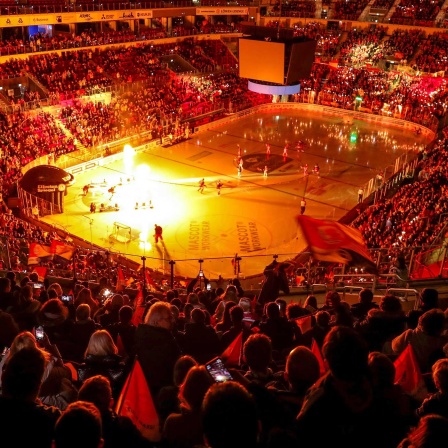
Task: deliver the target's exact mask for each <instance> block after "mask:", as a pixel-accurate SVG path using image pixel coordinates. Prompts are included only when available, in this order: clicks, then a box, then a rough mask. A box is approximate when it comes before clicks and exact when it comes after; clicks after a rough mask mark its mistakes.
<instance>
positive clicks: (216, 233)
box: [44, 111, 428, 279]
mask: <svg viewBox="0 0 448 448" xmlns="http://www.w3.org/2000/svg"><path fill="white" fill-rule="evenodd" d="M427 143H428V141H427V140H425V137H423V136H422V135H416V134H415V133H413V132H405V131H402V130H399V129H396V128H386V127H384V126H383V125H381V126H379V125H375V124H371V123H367V122H362V121H359V120H354V121H351V122H347V121H345V122H344V121H343V119H342V118H337V117H325V116H322V115H320V114H317V113H313V112H303V111H288V112H287V113H285V112H282V113H281V114H273V113H258V114H255V115H251V116H247V117H244V118H241V119H240V120H238V121H234V122H232V123H230V124H229V123H227V124H225V125H223V126H216V127H213V128H212V129H210V130H207V131H201V132H200V133H197V134H192V135H190V139H189V140H187V141H185V142H183V143H179V144H175V145H172V146H166V147H164V146H158V147H155V148H153V149H150V150H146V151H142V152H138V153H136V154H135V156H134V157H133V159H132V160H123V161H120V162H114V163H112V164H109V165H107V166H103V167H100V168H97V169H95V170H91V171H88V172H84V173H82V174H79V175H77V176H76V178H75V184H74V185H73V186H71V187H70V188H69V191H68V195H67V196H66V197H65V205H64V214H62V215H53V216H49V217H46V218H44V220H45V221H48V222H51V223H52V224H57V225H59V226H61V227H63V228H64V229H66V230H67V231H68V232H70V233H72V234H75V235H78V236H80V237H82V238H84V239H85V240H86V241H88V242H89V243H91V244H96V245H99V246H102V247H104V248H107V249H108V250H110V251H112V252H118V253H121V254H125V255H126V256H128V257H129V258H131V259H133V260H135V261H137V262H141V261H140V260H141V257H142V256H144V257H146V266H148V267H151V268H153V269H158V270H160V271H163V272H164V273H169V272H170V268H171V266H170V264H169V261H170V260H173V261H175V264H174V272H175V274H176V275H181V276H185V277H195V276H196V275H197V274H198V272H199V268H200V266H201V263H199V260H204V261H203V263H202V268H203V271H204V273H205V275H206V276H207V277H208V278H210V279H215V278H217V277H218V275H220V274H221V275H222V276H223V277H224V278H231V277H232V276H233V275H234V273H235V271H234V264H233V263H232V259H233V258H234V257H235V255H236V254H238V257H241V261H240V275H241V276H242V277H244V276H250V275H255V274H259V273H260V272H262V271H263V268H264V267H265V266H266V265H267V264H269V263H270V262H271V261H272V259H273V256H274V255H278V259H279V260H284V259H289V258H292V257H294V256H295V255H296V254H297V253H299V252H300V251H302V250H303V249H305V243H304V241H303V239H302V237H301V235H300V232H298V228H297V222H296V219H295V217H296V216H297V215H298V214H299V212H300V201H301V200H302V198H305V199H306V210H305V214H306V215H309V216H312V217H314V218H321V219H332V220H338V219H340V218H341V217H342V216H343V215H345V214H346V213H347V212H348V211H349V210H350V209H352V208H353V207H355V206H356V204H357V199H358V189H359V187H360V186H363V185H365V184H366V183H367V182H368V180H369V179H371V178H374V177H375V176H376V175H377V174H378V173H380V172H383V174H384V176H385V178H386V179H387V178H388V177H390V175H392V173H393V169H394V163H395V160H396V159H397V157H399V156H401V155H403V154H406V153H408V155H409V156H412V155H413V154H412V153H414V152H416V151H419V150H422V149H423V147H424V146H425V145H426V144H427ZM266 144H268V145H270V154H267V147H266ZM238 145H239V147H240V149H241V157H242V160H243V169H242V172H241V175H240V177H239V176H238V169H237V167H238ZM286 145H287V149H286V154H284V150H285V146H286ZM316 165H317V166H318V173H317V172H316V171H315V168H317V167H316ZM265 166H266V167H267V176H264V175H263V172H264V169H265ZM307 173H308V174H307ZM202 178H203V179H204V181H205V187H204V190H203V192H202V193H201V192H200V191H198V188H199V181H200V180H201V179H202ZM218 181H220V182H221V183H222V187H221V189H220V194H218V188H217V185H218ZM86 184H90V185H91V187H90V188H89V193H88V194H87V195H85V196H84V195H83V186H84V185H86ZM111 187H114V188H113V190H110V189H111ZM92 202H94V203H95V204H96V213H94V214H92V213H90V211H89V207H90V204H91V203H92ZM101 204H103V206H104V207H103V210H104V211H102V212H100V211H99V210H100V206H101ZM136 204H138V206H136ZM143 204H145V205H144V206H143ZM115 207H116V208H118V211H116V210H115ZM155 224H158V225H160V226H162V227H163V241H159V242H158V243H157V244H155V242H154V237H153V235H154V226H155Z"/></svg>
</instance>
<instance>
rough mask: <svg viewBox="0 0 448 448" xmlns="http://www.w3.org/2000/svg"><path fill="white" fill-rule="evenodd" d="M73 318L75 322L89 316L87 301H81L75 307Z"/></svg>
mask: <svg viewBox="0 0 448 448" xmlns="http://www.w3.org/2000/svg"><path fill="white" fill-rule="evenodd" d="M75 318H76V321H77V322H85V321H87V320H88V319H89V318H90V306H89V305H88V304H87V303H81V304H80V305H78V306H77V307H76V311H75Z"/></svg>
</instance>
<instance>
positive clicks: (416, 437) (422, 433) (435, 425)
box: [399, 414, 448, 448]
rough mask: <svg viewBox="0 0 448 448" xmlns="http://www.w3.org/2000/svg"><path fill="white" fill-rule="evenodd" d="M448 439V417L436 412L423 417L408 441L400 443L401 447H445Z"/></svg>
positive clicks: (408, 437)
mask: <svg viewBox="0 0 448 448" xmlns="http://www.w3.org/2000/svg"><path fill="white" fill-rule="evenodd" d="M447 439H448V419H447V418H445V417H442V416H440V415H436V414H428V415H425V416H424V417H422V418H421V419H420V420H419V422H418V425H417V426H416V427H415V428H413V429H412V430H411V432H410V433H409V435H408V436H407V438H406V439H405V440H406V441H407V442H408V443H407V444H403V442H402V443H400V445H399V446H400V447H405V446H409V447H412V448H444V447H445V446H446V441H447Z"/></svg>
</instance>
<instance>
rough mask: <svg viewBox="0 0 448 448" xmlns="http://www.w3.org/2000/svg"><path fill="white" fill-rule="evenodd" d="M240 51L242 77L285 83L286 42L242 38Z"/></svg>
mask: <svg viewBox="0 0 448 448" xmlns="http://www.w3.org/2000/svg"><path fill="white" fill-rule="evenodd" d="M238 52H239V75H240V77H241V78H247V79H254V80H257V81H265V82H272V83H276V84H284V82H285V44H284V43H282V42H266V41H264V40H254V39H244V38H241V39H239V49H238Z"/></svg>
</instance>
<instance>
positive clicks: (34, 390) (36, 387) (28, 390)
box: [2, 347, 46, 402]
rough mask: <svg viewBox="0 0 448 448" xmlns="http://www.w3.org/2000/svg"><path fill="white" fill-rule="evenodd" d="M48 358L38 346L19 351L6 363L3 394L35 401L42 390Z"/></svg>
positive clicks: (3, 376)
mask: <svg viewBox="0 0 448 448" xmlns="http://www.w3.org/2000/svg"><path fill="white" fill-rule="evenodd" d="M45 366H46V359H45V356H44V354H43V353H42V351H41V350H39V349H38V348H37V347H25V348H22V349H21V350H19V351H17V352H16V353H15V354H14V355H13V356H11V358H9V359H8V362H7V363H6V365H5V368H4V370H3V374H2V394H3V395H4V396H6V397H10V398H15V399H19V400H24V401H30V402H34V401H35V400H36V399H37V397H38V395H39V391H40V387H41V384H42V378H43V375H44V372H45Z"/></svg>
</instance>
